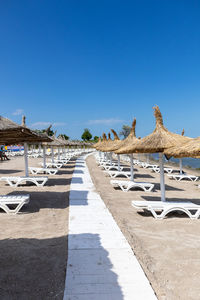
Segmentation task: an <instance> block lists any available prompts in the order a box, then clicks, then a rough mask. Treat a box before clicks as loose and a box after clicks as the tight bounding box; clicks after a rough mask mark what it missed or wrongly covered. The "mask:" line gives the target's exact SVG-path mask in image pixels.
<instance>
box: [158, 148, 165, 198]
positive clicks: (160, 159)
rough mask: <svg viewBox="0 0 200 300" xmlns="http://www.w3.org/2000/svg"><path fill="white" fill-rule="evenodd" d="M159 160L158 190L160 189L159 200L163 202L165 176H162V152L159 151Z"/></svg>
mask: <svg viewBox="0 0 200 300" xmlns="http://www.w3.org/2000/svg"><path fill="white" fill-rule="evenodd" d="M159 162H160V191H161V201H163V202H165V201H166V199H165V176H164V164H163V153H159Z"/></svg>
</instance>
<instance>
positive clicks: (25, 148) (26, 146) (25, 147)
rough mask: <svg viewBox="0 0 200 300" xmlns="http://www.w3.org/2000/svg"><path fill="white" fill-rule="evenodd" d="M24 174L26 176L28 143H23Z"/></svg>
mask: <svg viewBox="0 0 200 300" xmlns="http://www.w3.org/2000/svg"><path fill="white" fill-rule="evenodd" d="M24 162H25V176H26V177H28V176H29V174H28V145H27V143H24Z"/></svg>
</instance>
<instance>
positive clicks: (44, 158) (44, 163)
mask: <svg viewBox="0 0 200 300" xmlns="http://www.w3.org/2000/svg"><path fill="white" fill-rule="evenodd" d="M43 168H46V146H43Z"/></svg>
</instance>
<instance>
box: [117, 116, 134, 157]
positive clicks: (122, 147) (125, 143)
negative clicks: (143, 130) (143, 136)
mask: <svg viewBox="0 0 200 300" xmlns="http://www.w3.org/2000/svg"><path fill="white" fill-rule="evenodd" d="M135 127H136V118H134V120H133V123H132V128H131V132H130V134H129V135H128V137H127V138H126V139H124V140H122V141H120V144H118V148H116V149H115V150H114V152H115V153H116V154H125V153H126V150H127V148H129V147H130V146H131V145H134V143H135V142H137V141H138V139H137V138H136V134H135Z"/></svg>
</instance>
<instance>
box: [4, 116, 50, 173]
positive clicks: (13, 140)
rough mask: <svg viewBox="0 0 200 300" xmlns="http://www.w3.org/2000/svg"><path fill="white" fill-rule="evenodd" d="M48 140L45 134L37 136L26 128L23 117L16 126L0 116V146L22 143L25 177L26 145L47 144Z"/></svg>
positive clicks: (26, 168) (26, 167) (26, 163)
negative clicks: (20, 122) (20, 123)
mask: <svg viewBox="0 0 200 300" xmlns="http://www.w3.org/2000/svg"><path fill="white" fill-rule="evenodd" d="M48 141H50V138H49V137H48V136H47V135H45V134H38V133H35V132H34V131H32V130H31V129H29V128H27V127H26V124H25V116H23V118H22V125H18V124H16V123H14V122H13V121H11V120H9V119H6V118H3V117H2V116H0V143H1V144H6V145H10V144H18V143H24V160H25V175H26V176H29V173H28V155H27V153H28V146H27V143H30V144H31V143H42V142H48Z"/></svg>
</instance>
